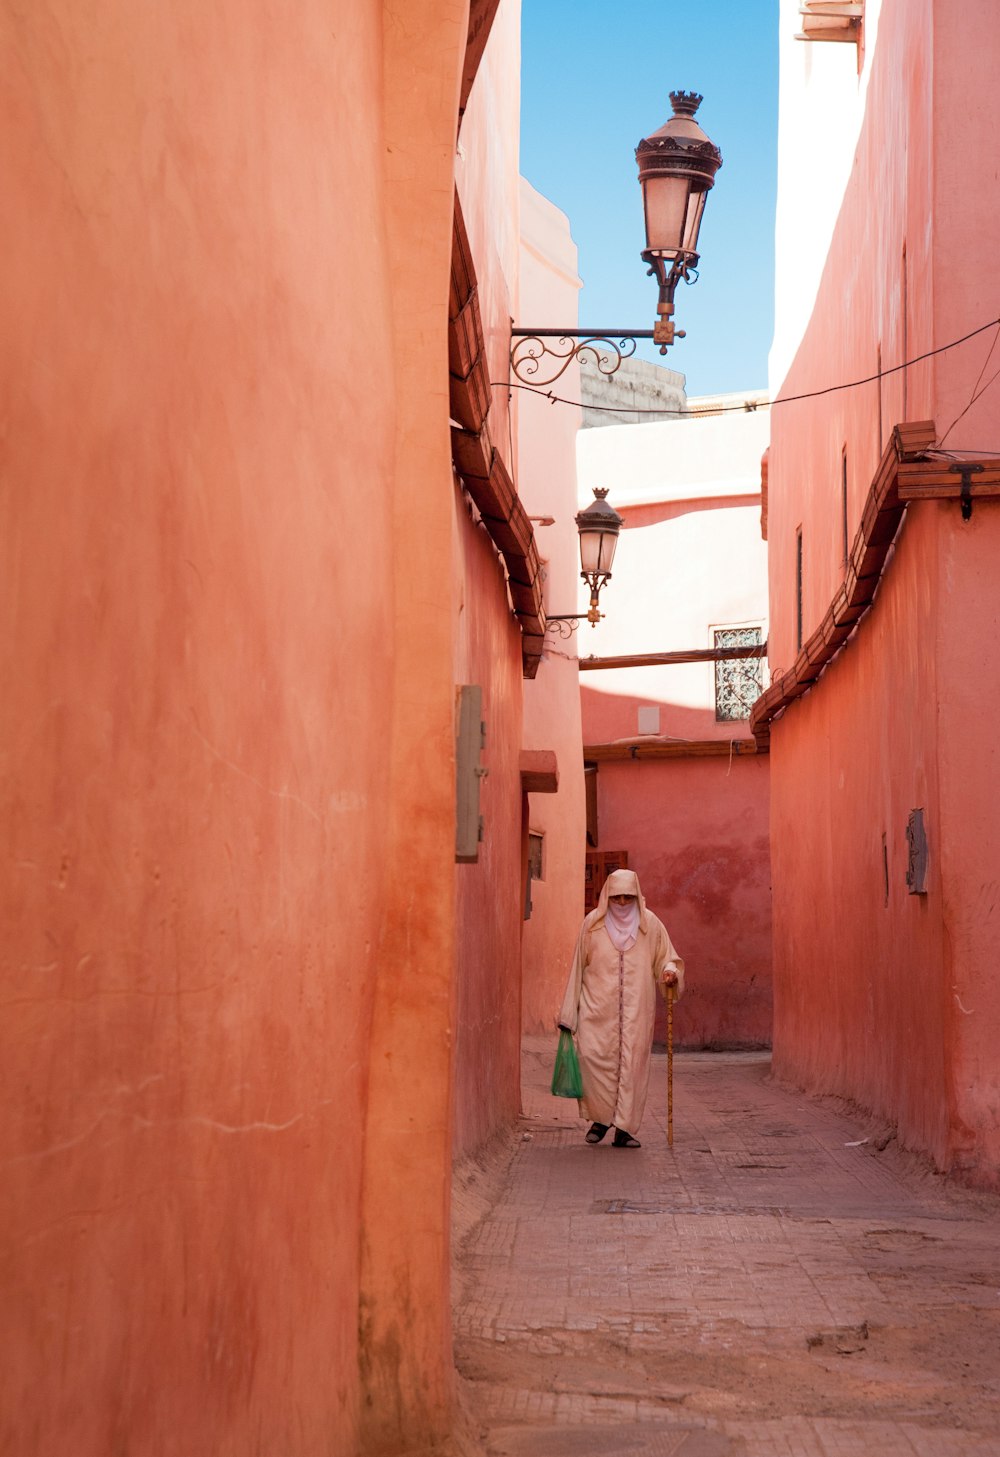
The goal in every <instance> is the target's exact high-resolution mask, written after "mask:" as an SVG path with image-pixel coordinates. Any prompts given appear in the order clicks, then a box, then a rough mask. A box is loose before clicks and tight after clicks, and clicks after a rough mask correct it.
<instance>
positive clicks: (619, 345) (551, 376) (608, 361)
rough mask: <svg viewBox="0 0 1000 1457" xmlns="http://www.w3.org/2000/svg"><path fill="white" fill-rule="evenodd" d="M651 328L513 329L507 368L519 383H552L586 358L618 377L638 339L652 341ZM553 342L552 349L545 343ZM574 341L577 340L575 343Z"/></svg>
mask: <svg viewBox="0 0 1000 1457" xmlns="http://www.w3.org/2000/svg"><path fill="white" fill-rule="evenodd" d="M654 332H655V331H654V330H653V329H512V330H511V337H512V339H513V340H514V343H513V344H512V346H511V351H510V368H511V373H512V374H513V375H514V378H515V379H518V380H520V382H521V383H522V384H529V385H536V386H543V385H550V384H554V383H555V382H556V380H557V379H559V377H560V375H563V374H565V372H566V370H567V369H568V368H569V366H570V365H571V364H572V363H573V361H574V360H584V359H587V358H589V359H590V360H591V361H592V362H593V363H594V364H595V365H596V366H597V369H598V371H599V372H600V373H601V374H603V375H606V376H610V375H612V374H617V372H618V370H619V369H620V368H621V364H622V360H623V359H631V357H632V355H633V354H634V353H635V350H636V341H637V340H638V339H652V338H653V336H654ZM549 340H553V341H554V344H555V346H559V347H553V344H550V343H549V342H548V341H549ZM574 340H575V341H576V342H575V343H574Z"/></svg>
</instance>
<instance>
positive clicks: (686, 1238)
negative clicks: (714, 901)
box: [455, 1037, 1000, 1457]
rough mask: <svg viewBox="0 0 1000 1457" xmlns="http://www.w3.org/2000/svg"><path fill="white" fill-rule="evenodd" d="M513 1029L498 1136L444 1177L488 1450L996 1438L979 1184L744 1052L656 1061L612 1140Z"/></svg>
mask: <svg viewBox="0 0 1000 1457" xmlns="http://www.w3.org/2000/svg"><path fill="white" fill-rule="evenodd" d="M552 1052H553V1041H552V1039H551V1038H544V1037H539V1038H534V1039H529V1040H528V1041H527V1042H526V1044H525V1055H524V1110H523V1116H522V1118H521V1121H520V1125H519V1133H518V1135H517V1138H518V1141H517V1143H516V1145H514V1147H513V1149H511V1145H510V1144H509V1143H508V1144H507V1145H506V1147H505V1148H502V1149H495V1150H494V1152H493V1154H492V1156H491V1157H490V1158H484V1159H483V1160H481V1161H480V1162H478V1163H466V1164H465V1165H464V1166H463V1168H462V1169H461V1170H460V1173H459V1179H458V1187H457V1189H456V1194H455V1260H456V1265H457V1269H456V1279H455V1353H456V1362H457V1366H458V1370H459V1373H460V1376H461V1378H462V1380H461V1385H462V1403H463V1406H464V1409H465V1412H466V1415H467V1417H468V1420H469V1425H470V1429H471V1432H472V1439H471V1440H472V1443H473V1450H476V1451H482V1452H485V1453H488V1454H490V1457H543V1454H544V1457H559V1454H563V1453H565V1454H572V1457H590V1454H595V1457H596V1454H608V1457H626V1454H631V1453H636V1454H650V1457H652V1454H663V1457H667V1454H674V1453H677V1454H680V1457H861V1454H870V1453H875V1452H877V1453H879V1454H880V1457H972V1454H975V1457H985V1454H996V1453H1000V1359H998V1351H1000V1201H998V1200H997V1199H995V1198H993V1197H991V1196H989V1195H984V1194H981V1193H973V1192H970V1191H968V1190H966V1189H964V1188H961V1187H959V1186H958V1185H956V1184H955V1183H954V1182H952V1181H950V1180H947V1179H944V1178H941V1177H938V1176H935V1175H934V1174H932V1173H931V1172H930V1170H929V1168H928V1167H927V1166H925V1165H923V1164H921V1163H919V1162H917V1161H916V1160H914V1159H911V1158H910V1157H908V1156H907V1155H905V1154H903V1153H901V1152H900V1151H899V1150H898V1148H897V1146H896V1144H895V1143H894V1142H893V1141H891V1140H889V1139H888V1137H887V1134H886V1133H885V1132H880V1130H879V1129H878V1128H877V1127H875V1126H873V1125H871V1124H862V1123H861V1122H859V1120H858V1119H857V1118H856V1117H855V1116H852V1113H851V1110H850V1109H848V1108H846V1107H845V1106H844V1105H842V1104H839V1103H836V1102H834V1101H833V1100H815V1099H809V1098H807V1097H805V1096H803V1095H801V1094H798V1093H796V1092H794V1091H790V1090H787V1089H784V1088H782V1087H780V1086H778V1085H776V1084H775V1083H774V1082H772V1081H771V1078H770V1063H769V1058H768V1055H767V1054H766V1053H723V1054H686V1055H683V1056H679V1057H678V1058H677V1059H676V1060H675V1081H674V1090H675V1096H674V1146H673V1149H672V1150H671V1149H669V1148H668V1147H667V1140H666V1058H665V1057H664V1056H663V1055H662V1054H661V1055H658V1056H654V1059H653V1073H652V1078H651V1087H650V1105H649V1107H648V1109H647V1114H646V1120H645V1123H644V1125H643V1128H642V1131H641V1137H642V1142H643V1147H642V1148H641V1150H638V1151H635V1152H632V1151H628V1150H618V1149H613V1148H612V1147H611V1145H610V1140H608V1141H607V1142H606V1143H605V1144H603V1145H601V1146H600V1147H596V1148H594V1147H588V1146H587V1145H586V1144H585V1143H584V1141H583V1136H582V1135H583V1131H584V1127H585V1125H584V1124H582V1123H581V1122H579V1121H578V1120H577V1118H576V1106H575V1104H573V1103H569V1102H567V1103H565V1104H564V1103H562V1102H561V1101H560V1100H557V1099H555V1098H553V1097H552V1096H551V1095H550V1094H549V1092H548V1080H549V1076H550V1072H551V1067H550V1064H551V1058H552Z"/></svg>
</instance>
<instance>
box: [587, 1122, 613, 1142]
mask: <svg viewBox="0 0 1000 1457" xmlns="http://www.w3.org/2000/svg"><path fill="white" fill-rule="evenodd" d="M609 1127H610V1124H608V1123H592V1124H591V1125H590V1128H589V1129H588V1130H587V1142H588V1143H600V1141H601V1139H602V1138H603V1137H604V1135H605V1134H606V1133H607V1131H608V1128H609Z"/></svg>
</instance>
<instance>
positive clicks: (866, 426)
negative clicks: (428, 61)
mask: <svg viewBox="0 0 1000 1457" xmlns="http://www.w3.org/2000/svg"><path fill="white" fill-rule="evenodd" d="M994 20H995V17H994V15H993V9H992V7H991V6H989V5H987V4H984V3H975V0H974V3H972V4H968V5H965V4H958V3H951V0H917V3H910V0H908V3H906V4H901V3H899V0H884V3H883V5H882V7H881V14H880V16H879V22H878V32H877V42H876V44H875V46H874V50H873V53H872V55H871V56H870V57H869V62H870V65H871V75H870V79H869V81H868V91H867V110H866V115H865V119H864V124H863V127H862V130H861V136H860V141H859V144H858V151H857V157H856V162H855V166H854V169H853V173H852V178H851V182H850V184H849V186H848V188H847V192H846V194H845V197H844V201H843V205H842V208H841V211H840V215H839V219H838V223H837V228H836V231H835V233H834V236H833V239H832V244H831V248H830V253H829V257H828V259H827V263H826V268H825V271H824V275H823V280H822V284H821V286H820V289H819V293H818V295H817V297H816V301H815V306H814V309H813V312H812V316H811V319H810V322H809V326H808V328H807V330H806V333H805V335H804V338H803V339H802V342H801V345H800V347H799V349H798V352H797V354H796V356H795V362H794V365H793V367H792V369H791V371H790V372H789V374H788V376H787V378H786V379H785V381H784V383H783V384H782V386H781V393H782V394H786V395H790V394H793V393H798V392H801V391H805V390H809V389H812V388H821V387H823V386H825V385H828V384H830V383H832V382H836V381H839V380H841V379H844V380H846V379H853V378H859V377H861V376H863V375H867V374H870V373H872V372H873V366H875V367H877V358H878V349H879V346H881V352H882V362H883V367H884V368H889V367H891V366H893V365H895V364H897V363H899V362H900V360H901V359H902V358H903V351H904V347H905V349H906V353H907V354H908V356H909V357H913V356H914V355H917V354H921V353H924V352H925V351H927V350H930V349H934V348H936V347H940V346H942V345H945V344H947V343H949V342H950V341H951V340H953V339H955V338H956V337H958V336H959V335H961V334H963V333H965V332H967V331H968V330H970V329H972V328H975V327H976V326H977V325H978V324H980V323H982V322H984V319H985V317H986V316H988V314H989V312H990V309H989V306H988V305H986V304H984V303H983V300H984V299H985V298H988V297H989V296H990V293H991V288H992V282H991V280H994V281H995V278H996V259H995V249H994V245H993V231H994V221H995V216H996V212H997V207H998V204H1000V193H998V184H997V180H996V177H995V169H994V168H993V167H992V164H987V161H986V159H987V158H989V157H992V156H993V155H994V154H995V152H996V149H997V145H998V137H1000V108H998V105H997V103H996V101H995V99H992V98H993V97H994V89H993V84H992V77H993V76H994V75H995V71H996V66H997V63H998V61H1000V35H998V33H997V30H996V26H995V23H994ZM967 95H975V96H976V97H977V98H980V99H981V104H977V107H976V108H975V118H976V119H975V127H974V132H973V131H972V130H970V128H971V126H972V123H971V117H970V115H969V113H968V112H967V109H966V107H965V106H964V105H963V104H962V98H963V97H965V96H967ZM803 105H807V102H803ZM783 124H784V125H795V126H801V125H802V124H803V116H801V115H789V116H787V117H786V118H785V120H784V122H783ZM813 124H822V125H829V117H828V116H826V117H824V119H823V120H822V122H819V121H818V119H817V120H816V121H814V123H813ZM959 200H960V201H959ZM904 246H905V274H904V263H903V258H904ZM959 258H960V259H961V264H960V266H958V267H955V266H953V264H954V263H955V262H956V260H957V259H959ZM845 319H848V320H850V321H851V325H852V326H851V327H850V328H845V327H844V320H845ZM991 339H992V336H990V335H986V336H983V337H982V338H981V339H980V340H979V341H978V342H970V343H969V344H968V345H965V346H962V347H961V348H959V349H956V350H954V351H948V352H946V353H944V354H941V355H939V356H938V357H937V358H936V359H935V360H934V361H933V362H930V361H928V362H926V363H923V364H921V365H917V366H914V367H912V368H911V369H909V370H907V371H905V372H901V373H899V374H896V375H894V376H893V377H892V378H891V379H883V380H882V381H881V387H880V386H879V384H878V383H876V384H872V385H869V386H866V387H864V388H859V389H854V390H849V391H845V392H843V393H839V394H837V395H833V396H827V397H825V398H824V399H822V400H817V401H811V402H802V403H800V404H789V405H787V406H784V407H782V406H780V405H778V406H776V407H775V409H774V412H773V414H774V422H773V427H772V429H773V436H772V447H771V456H770V504H769V540H770V547H771V562H772V586H771V620H772V629H771V643H772V654H771V656H772V663H775V664H778V665H781V666H782V667H787V666H788V665H789V664H790V663H791V661H792V659H793V658H794V655H795V642H794V633H795V627H794V615H795V602H794V597H795V569H794V550H795V533H796V530H797V529H798V528H799V527H801V529H802V533H803V542H804V567H805V574H804V592H803V615H804V624H803V625H804V633H805V635H806V636H808V634H809V633H810V632H812V631H813V629H814V628H815V626H816V625H817V623H818V621H819V620H820V617H821V615H822V613H823V611H825V609H826V607H827V605H828V604H829V601H830V599H831V597H832V596H833V593H834V592H835V590H836V589H837V587H838V586H839V585H840V581H841V580H842V566H841V561H840V558H841V554H842V552H841V545H840V542H841V522H840V491H839V485H840V472H841V459H842V452H843V450H844V449H845V447H846V450H847V459H848V474H849V532H850V536H851V538H852V539H853V535H854V532H855V530H856V528H857V524H858V517H859V512H860V509H861V506H862V503H863V501H864V498H865V493H866V491H867V488H868V485H869V482H870V480H871V478H872V475H873V473H874V470H875V466H876V463H877V460H878V457H879V454H880V452H881V449H882V445H883V443H884V441H885V439H886V437H887V433H888V431H889V429H890V428H891V426H892V424H893V423H894V422H896V421H897V420H904V419H909V420H915V419H923V418H929V419H934V420H935V421H936V422H937V425H938V434H939V440H940V439H941V438H942V437H943V436H945V434H946V432H948V431H949V428H950V427H951V426H952V424H953V422H954V421H955V420H956V417H957V416H958V415H959V414H960V412H961V411H962V410H963V409H964V408H965V407H966V405H967V404H968V403H969V401H970V399H971V396H972V394H973V391H974V388H975V384H976V380H977V376H978V375H979V373H980V370H981V368H982V367H983V364H984V360H985V359H986V356H987V354H988V351H989V348H990V343H991ZM995 399H996V397H995V391H987V393H986V394H985V395H984V396H983V398H982V400H981V401H979V402H978V403H977V404H976V405H974V406H973V407H972V408H971V409H970V410H969V412H968V413H967V414H966V415H965V416H964V418H963V419H962V420H961V421H960V422H959V423H957V424H955V425H954V428H952V429H950V433H948V434H947V440H946V444H947V447H948V448H949V449H957V450H961V449H963V448H966V449H970V450H973V451H975V450H977V449H978V450H982V449H991V448H993V449H995V448H997V442H996V436H997V425H998V423H1000V414H998V411H997V406H996V403H995ZM998 547H1000V516H998V514H997V512H996V508H995V507H993V506H992V505H983V506H981V507H978V506H977V508H976V510H975V512H974V515H973V519H972V520H971V521H970V522H969V523H963V522H962V521H961V518H960V515H959V510H958V506H957V504H953V505H945V504H941V503H926V504H920V505H916V506H911V507H910V508H909V509H908V512H907V515H906V518H905V520H904V523H903V526H902V528H901V531H900V534H899V537H898V539H897V542H896V547H895V550H894V552H893V554H892V556H891V557H890V561H889V563H888V566H887V569H886V572H885V575H884V577H883V582H882V586H881V588H880V591H879V595H878V597H877V598H876V601H875V605H874V607H873V609H872V612H871V613H870V615H869V617H868V618H867V619H866V620H865V621H863V622H862V624H861V626H860V628H859V630H858V632H857V633H856V635H855V637H854V638H853V639H852V641H851V642H850V643H849V644H848V646H847V648H846V649H845V650H844V652H843V653H842V654H841V656H840V657H839V658H838V659H837V660H836V662H835V663H834V664H833V666H832V667H831V668H830V669H829V670H828V672H827V673H826V675H825V676H824V678H823V679H822V680H821V682H820V683H819V684H818V685H817V687H815V688H814V689H813V690H812V691H811V692H810V693H809V694H808V695H806V697H805V698H803V699H801V700H799V701H797V702H796V703H794V704H793V705H792V706H791V707H790V708H789V709H788V710H787V712H786V713H785V714H784V716H783V717H782V718H781V719H780V720H779V721H777V722H776V723H775V724H774V726H773V733H772V738H771V750H772V802H773V811H772V844H773V847H774V848H773V859H774V864H773V872H774V894H775V926H776V940H775V1066H776V1068H777V1070H778V1071H779V1073H780V1074H781V1075H783V1076H786V1077H788V1078H790V1079H795V1080H796V1081H798V1082H800V1083H802V1084H804V1085H805V1086H807V1087H810V1088H813V1089H816V1090H823V1091H831V1092H837V1093H840V1094H842V1095H845V1096H849V1097H852V1098H855V1099H856V1100H858V1101H859V1102H861V1103H862V1104H864V1105H865V1106H866V1107H868V1108H870V1109H872V1110H874V1111H875V1112H877V1113H878V1114H880V1115H881V1116H883V1117H885V1118H887V1119H888V1120H890V1121H892V1122H893V1123H894V1124H895V1125H896V1126H897V1128H898V1130H899V1134H900V1137H901V1138H902V1139H903V1141H904V1142H905V1143H907V1144H908V1145H910V1146H911V1147H915V1148H918V1149H922V1150H925V1151H927V1152H928V1153H930V1154H931V1155H932V1156H933V1157H934V1159H935V1160H936V1161H937V1163H938V1164H939V1166H941V1167H943V1168H957V1169H961V1170H963V1171H964V1172H966V1173H967V1174H968V1175H969V1176H970V1177H972V1178H974V1179H976V1180H978V1181H980V1182H984V1183H993V1182H996V1181H997V1180H998V1177H1000V1132H998V1128H1000V1124H998V1119H997V1113H998V1108H1000V1091H998V1080H997V1073H996V1061H995V1055H994V1052H993V1051H992V1050H991V1049H994V1050H995V1046H996V1040H997V1037H998V1035H1000V988H998V984H997V981H996V977H995V975H994V968H995V965H996V961H997V955H998V952H1000V945H998V940H1000V937H998V931H997V925H996V920H995V915H994V912H993V909H992V907H993V899H994V891H993V886H994V879H995V877H994V875H993V869H992V867H993V866H995V865H996V863H997V858H998V855H1000V840H998V830H997V826H996V823H995V816H993V815H992V814H991V813H990V809H989V806H991V805H992V804H993V803H994V802H995V797H996V788H997V766H996V752H995V747H994V744H993V741H992V740H993V725H994V724H995V720H996V714H997V710H998V708H1000V702H998V692H1000V690H997V688H996V682H997V677H996V673H995V671H994V669H993V663H992V659H993V648H992V641H993V636H994V626H995V622H996V618H997V611H998V598H997V589H996V577H995V560H996V552H997V550H998ZM915 808H922V809H923V810H924V815H925V819H926V822H927V827H928V835H929V841H930V877H929V887H928V893H927V895H926V896H925V897H924V896H912V895H908V894H907V891H906V886H905V883H904V875H905V868H906V840H905V828H906V822H907V817H908V814H909V812H910V810H911V809H915ZM883 837H884V839H885V857H886V861H887V864H888V894H887V893H886V882H885V874H884V861H883V849H882V845H883Z"/></svg>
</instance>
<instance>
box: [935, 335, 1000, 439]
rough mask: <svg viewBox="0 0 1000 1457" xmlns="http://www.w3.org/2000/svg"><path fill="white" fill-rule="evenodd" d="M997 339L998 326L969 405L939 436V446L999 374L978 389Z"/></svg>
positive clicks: (991, 377)
mask: <svg viewBox="0 0 1000 1457" xmlns="http://www.w3.org/2000/svg"><path fill="white" fill-rule="evenodd" d="M998 339H1000V324H998V325H997V331H996V333H995V334H994V335H993V343H992V344H991V345H990V350H989V353H988V354H987V356H986V358H985V359H984V360H983V367H982V369H981V370H980V371H979V377H978V379H977V380H976V382H975V384H974V385H973V386H972V394H971V395H970V396H969V403H968V404H967V405H966V407H965V409H964V410H961V411H960V412H959V413H958V414H957V415H956V416H955V418H954V420H952V422H951V424H950V425H949V426H948V428H947V430H946V431H945V432H944V434H943V435H942V436H941V444H942V445H944V443H945V441H946V440H947V439H948V436H949V435H950V434H951V432H952V431H953V430H954V428H955V426H956V425H957V424H958V422H959V420H961V419H962V417H963V416H964V415H967V414H968V413H969V411H970V410H971V409H972V407H973V405H974V404H975V403H976V401H977V400H978V399H979V396H980V395H982V394H985V393H986V391H987V390H988V389H989V387H990V385H991V384H992V383H993V381H994V380H995V379H996V377H997V375H998V374H1000V369H998V370H995V371H994V373H993V374H991V375H990V377H989V379H988V380H987V381H986V383H985V384H984V385H983V387H982V389H980V388H979V386H980V385H981V384H982V383H983V375H984V374H985V373H986V366H987V365H988V364H989V362H990V360H991V359H992V358H993V351H994V349H995V348H996V347H997V340H998Z"/></svg>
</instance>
